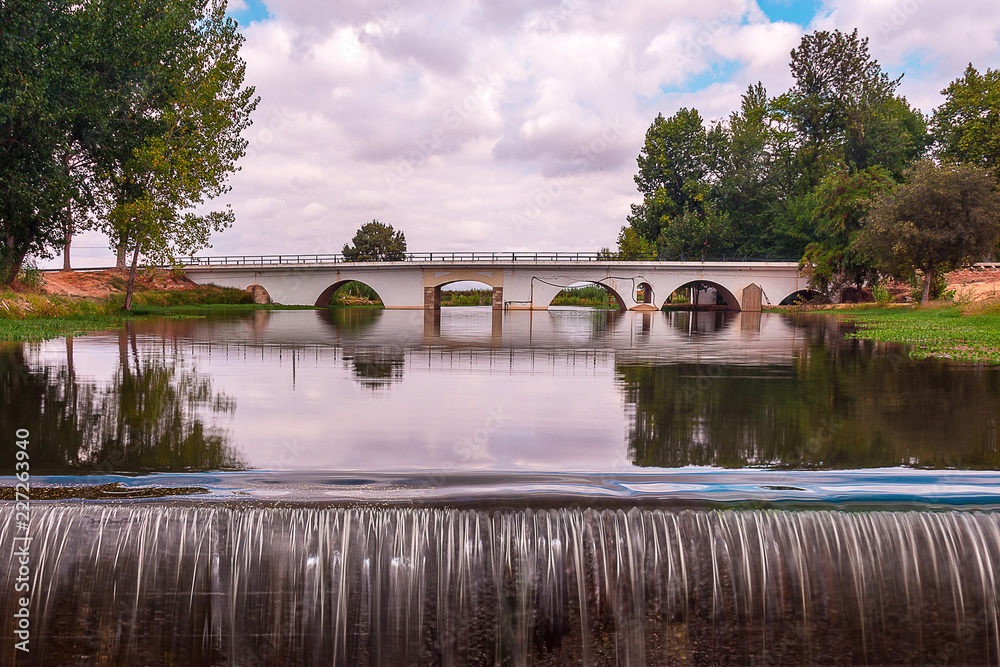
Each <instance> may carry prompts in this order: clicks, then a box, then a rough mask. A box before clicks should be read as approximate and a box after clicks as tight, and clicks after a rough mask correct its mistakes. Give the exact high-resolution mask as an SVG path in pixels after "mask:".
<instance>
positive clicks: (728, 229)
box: [656, 208, 734, 260]
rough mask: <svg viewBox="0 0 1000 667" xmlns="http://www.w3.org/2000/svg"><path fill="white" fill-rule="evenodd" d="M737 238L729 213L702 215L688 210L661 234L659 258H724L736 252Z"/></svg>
mask: <svg viewBox="0 0 1000 667" xmlns="http://www.w3.org/2000/svg"><path fill="white" fill-rule="evenodd" d="M733 236H734V234H733V227H732V223H731V221H730V219H729V214H728V213H722V214H719V213H717V212H716V211H715V210H714V209H712V208H706V210H705V211H704V212H701V213H699V212H697V211H694V210H691V209H686V210H685V211H684V213H683V214H682V215H680V216H679V217H677V218H676V219H674V220H671V221H669V222H668V223H667V224H666V225H664V227H663V229H662V230H661V231H660V237H659V239H657V242H656V248H657V255H658V257H659V258H660V259H669V260H672V259H680V258H682V257H684V258H687V259H694V258H697V257H707V256H712V255H720V254H722V253H725V252H727V251H731V250H732V247H733V244H732V241H733Z"/></svg>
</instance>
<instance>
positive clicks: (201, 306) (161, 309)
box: [0, 286, 281, 341]
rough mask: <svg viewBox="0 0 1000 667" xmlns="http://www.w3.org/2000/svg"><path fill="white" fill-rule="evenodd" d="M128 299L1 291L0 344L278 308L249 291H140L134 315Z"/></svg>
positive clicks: (115, 296) (202, 289)
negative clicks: (180, 316) (150, 320)
mask: <svg viewBox="0 0 1000 667" xmlns="http://www.w3.org/2000/svg"><path fill="white" fill-rule="evenodd" d="M124 300H125V296H124V295H123V294H115V295H112V296H110V297H108V298H106V299H91V298H84V297H69V296H60V295H55V294H38V293H34V292H14V291H12V290H0V340H13V341H29V340H31V341H34V340H47V339H50V338H58V337H60V336H75V335H79V334H83V333H86V332H88V331H107V330H110V329H117V328H119V327H121V326H123V325H124V323H125V322H127V321H129V320H131V319H135V318H140V317H148V316H152V315H157V316H166V317H171V316H176V315H172V314H174V313H183V312H185V311H203V312H204V311H205V310H206V309H209V310H213V311H215V310H256V309H259V308H275V306H260V305H257V304H254V303H253V302H252V299H251V298H250V295H249V294H247V293H246V292H244V291H243V290H237V289H230V288H223V287H212V286H208V287H199V288H197V289H192V290H157V291H149V292H136V293H135V295H134V296H133V301H132V304H133V305H132V310H131V312H125V311H123V310H122V304H123V303H124ZM279 308H281V307H280V306H279Z"/></svg>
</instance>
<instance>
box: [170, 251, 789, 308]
mask: <svg viewBox="0 0 1000 667" xmlns="http://www.w3.org/2000/svg"><path fill="white" fill-rule="evenodd" d="M181 264H182V265H183V266H184V272H185V275H186V276H187V277H188V278H189V279H191V280H192V281H194V282H196V283H199V284H215V285H219V286H221V287H233V288H236V289H242V290H248V291H251V292H252V293H254V294H255V296H257V297H258V298H261V299H264V298H266V299H268V300H270V301H272V302H274V303H281V304H285V305H303V306H325V305H327V304H329V302H330V298H331V296H332V295H333V293H334V292H335V291H337V289H339V288H340V287H341V286H343V285H345V284H346V283H348V282H351V281H358V282H361V283H364V284H365V285H368V286H369V287H371V288H372V289H373V290H375V292H377V293H378V295H379V297H380V298H381V299H382V303H383V304H384V305H385V307H386V308H393V309H395V308H411V309H425V310H434V309H439V308H440V307H441V288H442V287H444V286H445V285H449V284H451V283H455V282H468V281H474V282H478V283H482V284H484V285H486V286H488V287H490V288H492V290H493V300H492V304H493V308H494V309H495V310H539V309H542V310H543V309H546V308H548V306H549V304H550V303H551V302H552V300H553V299H554V298H555V296H556V295H557V294H558V293H559V292H560V291H562V290H563V289H565V288H567V287H570V286H572V285H578V284H581V283H592V284H595V285H600V286H601V287H603V288H604V289H605V290H607V292H608V293H609V295H610V296H611V298H613V299H614V300H615V301H616V302H617V303H618V305H619V307H620V308H621V309H623V310H626V309H627V310H658V309H660V308H661V307H662V306H663V305H664V303H666V301H667V299H668V298H669V297H670V295H671V294H673V293H674V292H676V291H677V290H680V289H683V288H689V289H691V290H692V295H693V298H694V300H697V299H698V295H699V294H700V293H703V292H704V291H706V290H713V291H714V293H716V294H718V295H719V296H721V297H722V298H723V299H724V300H725V303H726V305H727V306H728V308H729V309H730V310H746V311H759V310H760V309H761V305H762V304H772V305H777V304H778V303H780V302H781V301H783V300H785V299H786V298H788V297H790V296H792V295H794V294H797V293H800V292H803V291H805V290H806V287H807V282H808V281H807V279H806V278H803V277H802V276H801V275H800V273H799V266H798V263H797V262H791V261H768V260H748V259H736V260H733V259H726V258H717V259H712V260H698V261H669V262H651V261H623V260H608V259H605V258H602V257H601V256H600V255H598V254H597V253H534V252H503V253H489V252H487V253H482V252H464V253H463V252H453V253H450V252H445V253H412V254H409V255H407V256H406V259H405V260H403V261H394V262H348V261H345V260H344V257H343V256H342V255H339V254H317V255H259V256H242V255H241V256H222V257H189V258H185V259H183V260H182V261H181ZM702 303H704V301H703V302H702ZM712 303H714V300H713V301H712Z"/></svg>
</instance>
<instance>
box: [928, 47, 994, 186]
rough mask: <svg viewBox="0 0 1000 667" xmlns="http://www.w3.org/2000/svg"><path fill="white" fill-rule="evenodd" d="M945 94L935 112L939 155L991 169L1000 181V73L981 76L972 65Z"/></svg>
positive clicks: (987, 71) (935, 136)
mask: <svg viewBox="0 0 1000 667" xmlns="http://www.w3.org/2000/svg"><path fill="white" fill-rule="evenodd" d="M942 93H943V94H944V95H945V102H944V104H942V105H941V106H940V107H938V109H937V110H936V111H935V112H934V138H935V139H936V141H937V153H938V155H939V156H940V157H942V158H944V159H946V160H953V161H960V162H969V163H971V164H976V165H979V166H981V167H984V168H986V169H988V170H989V171H990V172H991V173H992V174H993V176H994V178H996V179H997V180H1000V70H991V69H987V70H986V73H985V74H980V73H979V72H978V71H977V70H976V68H975V67H973V66H972V64H971V63H970V64H969V66H968V68H966V70H965V74H964V75H963V76H962V77H961V78H959V79H956V80H954V81H952V82H951V84H949V86H948V87H947V88H945V89H944V90H943V91H942Z"/></svg>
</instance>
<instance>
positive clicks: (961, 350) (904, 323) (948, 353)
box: [840, 299, 1000, 363]
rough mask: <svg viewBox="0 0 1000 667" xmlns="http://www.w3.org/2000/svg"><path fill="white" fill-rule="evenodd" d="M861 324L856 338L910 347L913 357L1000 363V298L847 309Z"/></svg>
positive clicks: (852, 319)
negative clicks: (967, 301) (967, 302)
mask: <svg viewBox="0 0 1000 667" xmlns="http://www.w3.org/2000/svg"><path fill="white" fill-rule="evenodd" d="M840 314H842V315H844V316H845V317H847V318H849V319H850V320H851V321H853V322H854V323H856V324H857V326H858V329H857V331H855V332H854V333H852V334H849V336H850V337H851V338H858V339H862V340H872V341H877V342H884V343H903V344H905V345H908V346H909V356H910V358H913V359H923V358H926V357H940V358H945V359H953V360H955V361H963V362H974V363H981V362H988V363H1000V299H990V300H985V301H978V302H974V303H971V304H955V303H951V304H936V305H932V306H928V307H923V308H921V307H919V306H912V307H904V308H872V309H856V310H854V311H841V313H840Z"/></svg>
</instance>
